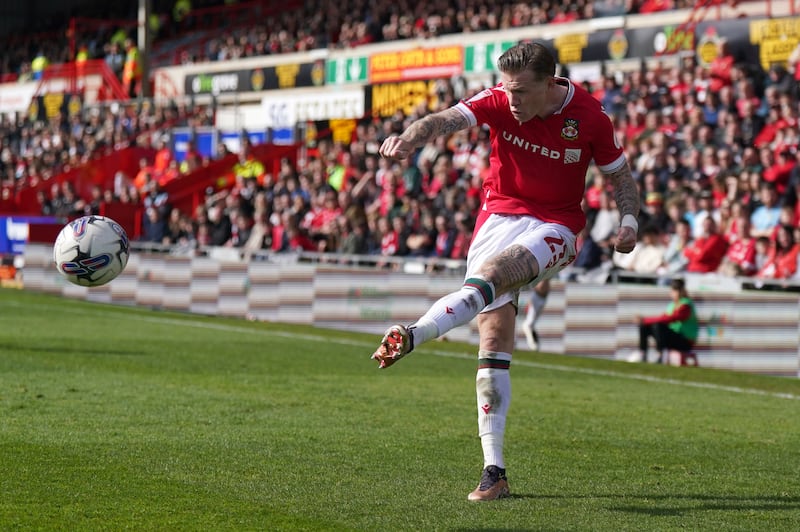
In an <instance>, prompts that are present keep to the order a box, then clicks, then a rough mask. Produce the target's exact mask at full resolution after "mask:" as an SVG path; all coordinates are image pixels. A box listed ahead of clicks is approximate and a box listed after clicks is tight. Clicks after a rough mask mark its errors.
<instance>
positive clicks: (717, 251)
mask: <svg viewBox="0 0 800 532" xmlns="http://www.w3.org/2000/svg"><path fill="white" fill-rule="evenodd" d="M727 250H728V243H727V242H726V241H725V238H724V237H723V236H722V235H721V234H720V233H719V231H718V229H717V222H716V221H715V220H714V218H713V217H712V216H707V217H706V218H705V219H704V220H703V232H702V234H701V235H700V236H699V237H698V238H696V239H694V241H693V242H692V243H690V244H689V245H688V246H686V248H685V249H684V250H683V254H684V255H685V256H686V258H687V259H688V260H689V263H688V264H687V265H686V271H687V272H693V273H709V272H714V271H717V269H718V268H719V265H720V263H721V262H722V258H723V257H724V256H725V252H726V251H727Z"/></svg>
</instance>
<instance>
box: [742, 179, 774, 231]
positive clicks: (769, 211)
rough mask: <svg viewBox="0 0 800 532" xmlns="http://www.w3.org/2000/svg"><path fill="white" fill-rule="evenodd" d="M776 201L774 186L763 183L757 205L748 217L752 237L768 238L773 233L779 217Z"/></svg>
mask: <svg viewBox="0 0 800 532" xmlns="http://www.w3.org/2000/svg"><path fill="white" fill-rule="evenodd" d="M778 199H779V198H778V192H777V190H776V188H775V185H774V184H773V183H770V182H768V181H767V182H763V183H762V184H761V186H760V188H759V196H758V203H759V204H758V206H757V207H756V208H755V209H754V210H753V214H752V215H751V217H750V221H751V224H752V235H753V236H755V237H759V236H770V235H771V234H772V233H773V231H774V229H775V227H776V226H777V225H778V223H779V221H780V215H781V207H780V205H779V204H778Z"/></svg>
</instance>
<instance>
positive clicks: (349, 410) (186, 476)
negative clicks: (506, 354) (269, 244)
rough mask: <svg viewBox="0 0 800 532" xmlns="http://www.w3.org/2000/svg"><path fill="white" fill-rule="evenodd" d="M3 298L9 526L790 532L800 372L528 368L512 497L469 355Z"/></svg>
mask: <svg viewBox="0 0 800 532" xmlns="http://www.w3.org/2000/svg"><path fill="white" fill-rule="evenodd" d="M376 341H377V338H375V337H373V336H368V335H363V334H349V333H346V332H342V331H325V330H320V329H312V328H309V327H299V326H287V325H280V324H265V323H253V322H246V321H240V320H231V319H220V318H210V317H197V316H190V315H184V314H173V313H166V312H158V311H152V310H145V309H133V308H122V307H114V306H108V305H99V304H91V303H86V302H79V301H72V300H64V299H60V298H56V297H52V296H46V295H40V294H31V293H25V292H20V291H14V290H0V494H1V495H0V530H31V529H36V530H121V529H133V530H376V531H384V530H615V531H616V530H637V531H638V530H677V529H688V530H717V531H729V530H747V531H750V530H769V531H775V530H798V529H800V475H798V472H800V381H798V380H795V379H780V378H770V377H764V376H756V375H743V374H735V373H729V372H722V371H712V370H704V369H702V368H701V369H693V368H669V367H660V366H653V365H638V364H637V365H632V364H625V363H619V362H609V361H602V360H591V359H582V358H572V357H565V356H557V355H544V354H531V353H518V354H517V355H516V356H515V359H514V363H513V364H512V380H513V388H514V400H513V403H512V405H511V414H510V417H509V426H508V432H507V438H506V440H507V444H506V458H507V461H508V464H507V465H508V471H509V482H510V484H511V489H512V493H513V497H511V498H509V499H505V500H501V501H495V502H492V503H478V504H476V503H469V502H467V500H466V495H467V493H468V492H469V491H470V490H472V489H473V488H474V487H475V485H476V483H477V481H478V478H479V475H480V471H481V467H482V463H481V460H482V459H481V452H480V445H479V441H478V439H477V436H476V423H475V418H476V413H475V399H474V378H475V366H476V362H475V348H474V347H471V346H465V345H461V344H456V343H442V342H432V343H430V344H426V345H424V346H422V348H420V349H419V350H418V352H415V353H414V354H412V355H411V356H409V357H408V358H407V359H405V360H403V361H402V362H401V363H399V364H397V365H396V366H394V367H392V368H391V369H389V370H385V371H384V370H382V371H378V370H377V369H376V367H375V364H374V363H373V362H372V361H371V360H369V354H370V353H371V351H372V348H373V347H374V344H375V342H376Z"/></svg>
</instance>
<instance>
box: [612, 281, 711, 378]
mask: <svg viewBox="0 0 800 532" xmlns="http://www.w3.org/2000/svg"><path fill="white" fill-rule="evenodd" d="M634 321H635V322H636V323H638V325H639V350H638V351H636V352H634V353H631V356H630V357H629V358H628V361H629V362H647V361H648V350H649V347H650V343H649V342H650V337H653V338H654V339H655V341H656V351H657V353H658V358H657V359H656V362H657V363H659V364H661V363H664V362H666V360H665V358H664V351H665V350H668V349H675V350H677V351H681V352H683V353H687V352H690V351H691V350H692V349H693V348H694V345H695V343H696V342H697V336H698V333H699V332H700V327H699V320H698V319H697V311H696V310H695V307H694V301H692V299H691V298H690V297H689V295H688V293H687V292H686V285H685V283H684V281H683V279H674V280H673V281H672V282H671V283H670V303H669V304H668V305H667V308H666V311H665V312H664V313H663V314H660V315H658V316H644V317H643V316H639V315H635V316H634Z"/></svg>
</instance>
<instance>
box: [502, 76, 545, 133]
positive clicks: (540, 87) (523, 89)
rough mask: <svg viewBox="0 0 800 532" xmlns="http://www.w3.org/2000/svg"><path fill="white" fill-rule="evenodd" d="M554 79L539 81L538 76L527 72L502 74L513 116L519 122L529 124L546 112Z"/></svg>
mask: <svg viewBox="0 0 800 532" xmlns="http://www.w3.org/2000/svg"><path fill="white" fill-rule="evenodd" d="M552 80H553V78H552V77H547V78H545V79H543V80H537V79H536V75H535V74H534V73H533V72H531V71H529V70H525V71H523V72H518V73H514V74H511V73H506V72H503V73H501V74H500V81H501V82H502V83H503V89H504V90H505V92H506V96H507V97H508V105H509V108H510V109H511V114H512V115H514V119H515V120H517V121H518V122H520V123H522V122H527V121H528V120H530V119H531V118H533V117H534V116H536V115H541V114H543V113H544V112H546V106H547V89H548V88H549V87H550V83H551V82H552Z"/></svg>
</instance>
